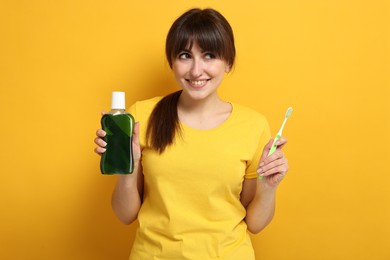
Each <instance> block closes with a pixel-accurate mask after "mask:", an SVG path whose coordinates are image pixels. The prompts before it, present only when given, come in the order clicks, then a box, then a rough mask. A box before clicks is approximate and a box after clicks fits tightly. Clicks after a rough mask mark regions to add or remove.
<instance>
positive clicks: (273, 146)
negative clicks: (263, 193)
mask: <svg viewBox="0 0 390 260" xmlns="http://www.w3.org/2000/svg"><path fill="white" fill-rule="evenodd" d="M280 137H282V136H281V135H280V134H277V135H276V136H275V139H274V142H273V143H272V146H271V149H270V150H269V152H268V155H267V157H268V156H270V155H271V154H273V153H274V152H275V151H276V148H277V147H278V146H277V145H276V142H277V141H278V140H279V139H280ZM258 179H259V180H262V179H263V176H260V175H259V177H258Z"/></svg>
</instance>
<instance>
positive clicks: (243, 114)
mask: <svg viewBox="0 0 390 260" xmlns="http://www.w3.org/2000/svg"><path fill="white" fill-rule="evenodd" d="M232 106H233V111H234V115H235V119H236V120H238V121H240V122H241V123H247V124H255V125H259V126H263V127H264V126H268V121H267V118H266V117H265V116H264V115H263V114H262V113H260V112H258V111H256V110H254V109H252V108H250V107H247V106H243V105H240V104H236V103H232Z"/></svg>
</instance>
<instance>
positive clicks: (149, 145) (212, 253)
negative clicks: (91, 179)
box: [95, 9, 288, 260]
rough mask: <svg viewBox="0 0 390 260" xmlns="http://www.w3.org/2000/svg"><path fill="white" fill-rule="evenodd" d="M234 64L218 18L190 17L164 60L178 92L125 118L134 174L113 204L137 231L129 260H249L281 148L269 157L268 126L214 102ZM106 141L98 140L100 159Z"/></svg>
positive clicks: (279, 175) (121, 178)
mask: <svg viewBox="0 0 390 260" xmlns="http://www.w3.org/2000/svg"><path fill="white" fill-rule="evenodd" d="M235 54H236V53H235V46H234V37H233V32H232V29H231V27H230V25H229V23H228V22H227V20H226V19H225V18H224V17H223V16H222V15H221V14H220V13H218V12H217V11H215V10H213V9H204V10H201V9H192V10H189V11H187V12H185V13H184V14H183V15H182V16H180V17H179V18H178V19H177V20H176V21H175V22H174V23H173V25H172V27H171V29H170V31H169V33H168V35H167V39H166V56H167V60H168V63H169V65H170V67H171V69H172V71H173V73H174V75H175V78H176V81H177V84H178V85H179V86H180V87H181V90H180V91H178V92H175V93H172V94H170V95H168V96H166V97H164V98H161V97H156V98H152V99H149V100H145V101H140V102H136V103H135V104H134V105H133V106H132V107H131V108H130V109H129V112H130V113H131V114H132V115H133V116H134V117H135V119H136V121H138V123H136V127H135V130H134V138H133V144H132V145H133V152H134V165H135V167H134V169H135V170H134V174H130V175H118V180H117V184H116V187H115V189H114V192H113V195H112V207H113V210H114V212H115V213H116V215H117V216H118V218H119V219H120V220H121V221H122V222H123V223H126V224H129V223H132V222H133V221H134V220H135V219H137V218H138V221H139V227H138V230H137V234H136V238H135V242H134V245H133V249H132V252H131V256H130V259H142V260H145V259H234V260H236V259H246V260H248V259H254V251H253V248H252V245H251V241H250V238H249V235H248V232H247V231H248V230H249V231H250V232H252V233H257V232H260V231H261V230H262V229H263V228H264V227H265V226H266V225H267V224H268V223H269V222H270V221H271V219H272V217H273V213H274V207H275V192H276V188H277V187H278V184H279V183H280V181H281V180H282V179H283V177H284V176H285V174H286V172H287V169H288V165H287V160H286V158H285V157H284V154H283V152H282V151H281V148H282V146H283V145H284V144H285V143H286V142H287V140H286V139H285V138H281V139H280V140H279V144H278V149H277V151H276V152H275V153H274V154H272V155H271V156H269V157H267V153H268V151H269V149H270V147H271V144H272V139H270V131H269V126H268V123H267V121H266V119H265V118H264V116H262V115H261V114H259V113H257V112H255V111H253V110H251V109H249V108H246V107H243V106H239V105H237V104H234V103H229V102H226V101H224V100H222V99H221V98H220V97H219V95H218V92H217V90H218V88H219V86H220V85H221V83H222V81H223V78H224V75H225V73H228V72H229V71H230V70H231V69H232V67H233V65H234V60H235ZM104 135H105V132H104V131H103V130H101V129H99V130H98V131H97V138H96V139H95V143H96V144H97V145H98V146H97V147H96V148H95V151H96V152H97V153H98V154H102V153H103V152H104V151H105V149H104V147H105V145H106V144H105V143H104V141H103V140H102V138H103V137H104ZM141 159H142V160H141ZM258 175H261V176H262V179H259V178H257V177H258Z"/></svg>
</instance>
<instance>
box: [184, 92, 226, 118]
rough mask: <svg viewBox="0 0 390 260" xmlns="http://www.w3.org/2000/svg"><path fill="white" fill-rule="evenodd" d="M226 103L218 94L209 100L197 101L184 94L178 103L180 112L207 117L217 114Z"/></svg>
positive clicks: (208, 98)
mask: <svg viewBox="0 0 390 260" xmlns="http://www.w3.org/2000/svg"><path fill="white" fill-rule="evenodd" d="M225 103H226V102H225V101H223V100H222V99H221V98H220V97H219V96H218V94H217V93H216V94H215V95H212V96H209V97H207V98H204V99H199V100H196V99H192V98H191V97H189V96H187V95H186V94H185V93H184V92H182V94H181V95H180V98H179V102H178V110H180V111H182V112H184V113H192V114H198V115H207V114H211V113H215V112H216V111H217V110H218V109H220V108H221V106H223V105H224V104H225Z"/></svg>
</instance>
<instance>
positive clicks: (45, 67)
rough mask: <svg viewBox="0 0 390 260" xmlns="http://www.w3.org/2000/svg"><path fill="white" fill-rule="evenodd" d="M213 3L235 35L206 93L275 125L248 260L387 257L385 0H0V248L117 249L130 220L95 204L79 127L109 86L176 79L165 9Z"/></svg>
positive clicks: (132, 97) (121, 249)
mask: <svg viewBox="0 0 390 260" xmlns="http://www.w3.org/2000/svg"><path fill="white" fill-rule="evenodd" d="M194 6H199V7H208V6H210V7H214V8H216V9H218V10H220V11H221V12H222V13H223V14H224V15H225V16H226V18H227V19H228V20H229V21H230V23H231V25H232V27H233V29H234V31H235V36H236V44H237V52H238V57H237V65H236V68H235V70H234V72H233V73H231V74H230V75H228V76H227V77H226V80H225V82H224V84H223V86H221V89H220V93H221V95H222V96H223V97H224V98H225V99H227V100H229V101H233V102H237V103H241V104H243V105H247V106H249V107H252V108H255V109H256V110H258V111H260V112H262V113H264V114H265V115H266V116H267V118H268V119H269V122H270V124H271V128H272V132H273V133H274V134H275V133H276V132H277V131H278V128H279V126H280V124H281V123H282V120H283V117H284V113H285V110H286V108H287V107H288V106H292V107H294V113H293V114H292V117H291V119H290V120H289V122H288V123H287V125H286V128H285V131H284V135H285V136H286V137H288V139H289V144H288V146H287V147H286V148H285V152H286V153H287V156H288V158H289V162H290V171H289V174H288V176H287V177H286V179H285V180H284V182H283V183H282V184H281V186H280V189H279V191H278V196H277V197H278V198H277V209H276V215H275V218H274V220H273V222H272V223H271V225H270V226H269V227H267V228H266V229H265V230H264V231H263V232H261V233H260V234H258V235H255V236H253V243H254V247H255V250H256V255H257V258H258V259H264V260H266V259H269V260H279V259H280V260H286V259H287V260H288V259H293V260H295V259H301V260H302V259H310V260H311V259H316V260H318V259H354V260H356V259H376V260H381V259H383V260H385V259H390V249H389V247H388V246H389V241H390V208H389V207H390V192H389V188H390V185H389V182H390V167H389V159H390V158H389V145H390V142H389V133H390V116H389V115H390V108H389V107H390V106H389V102H390V94H389V89H390V84H389V70H390V66H389V63H390V57H389V44H390V42H389V34H390V31H389V26H390V18H389V17H390V13H389V11H390V9H389V2H388V1H386V0H383V1H380V0H371V1H356V0H328V1H322V0H321V1H313V0H298V1H288V0H280V1H256V0H251V1H216V0H215V1H185V0H175V1H168V2H167V1H157V0H151V1H130V0H127V1H124V0H117V1H102V0H94V1H91V0H89V1H87V0H68V1H44V0H34V1H27V0H19V1H14V0H1V1H0V87H1V89H0V113H1V127H0V136H1V141H0V144H1V145H0V153H1V156H0V166H1V170H0V171H1V180H0V193H1V195H0V210H1V213H0V258H1V259H61V260H62V259H80V260H84V259H127V257H128V254H129V251H130V248H131V243H132V240H133V237H134V230H135V227H136V225H135V224H132V225H131V226H123V225H122V224H120V223H119V221H118V220H117V219H116V218H115V216H114V214H113V213H112V210H111V207H110V196H111V191H112V189H113V185H114V182H115V177H112V176H111V177H110V176H102V175H101V174H100V172H99V157H98V156H97V155H95V154H94V153H93V148H94V144H93V139H94V135H95V131H96V129H97V128H98V127H99V126H100V123H99V120H100V111H101V110H108V109H109V105H110V96H111V92H112V91H114V90H123V91H126V93H127V104H128V105H130V104H131V103H133V102H134V101H136V100H140V99H145V98H149V97H153V96H156V95H163V94H166V93H169V92H171V91H173V90H175V89H177V87H176V86H175V82H174V79H173V77H172V75H171V73H170V69H169V66H168V65H167V63H166V61H165V57H164V41H165V35H166V33H167V31H168V29H169V27H170V25H171V23H172V22H173V20H174V19H175V18H176V17H177V16H178V15H179V14H181V13H182V12H183V11H185V10H187V9H189V8H191V7H194Z"/></svg>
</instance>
